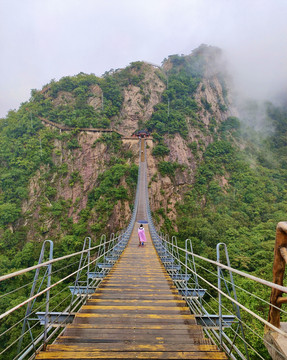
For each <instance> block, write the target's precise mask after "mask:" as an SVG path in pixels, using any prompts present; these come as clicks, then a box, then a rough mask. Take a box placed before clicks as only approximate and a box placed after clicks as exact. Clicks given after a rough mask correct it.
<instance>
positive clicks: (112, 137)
mask: <svg viewBox="0 0 287 360" xmlns="http://www.w3.org/2000/svg"><path fill="white" fill-rule="evenodd" d="M98 143H103V144H105V145H106V147H107V151H108V152H110V153H116V154H117V153H118V152H119V151H120V150H121V148H122V140H121V135H119V134H118V133H115V132H112V133H103V134H102V135H101V136H100V137H99V139H97V140H96V141H95V142H94V144H93V146H96V144H98Z"/></svg>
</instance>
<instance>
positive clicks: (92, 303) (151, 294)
mask: <svg viewBox="0 0 287 360" xmlns="http://www.w3.org/2000/svg"><path fill="white" fill-rule="evenodd" d="M137 226H138V225H136V227H135V229H134V230H133V233H132V236H131V239H130V241H129V244H128V246H127V248H126V250H125V251H124V253H123V254H122V256H121V258H120V259H119V261H118V262H117V263H116V264H115V266H114V268H113V269H112V270H111V271H110V273H109V275H108V276H107V277H106V278H105V279H104V280H103V282H102V283H101V286H100V287H99V289H97V290H96V292H95V293H94V294H93V295H92V296H91V298H90V300H88V302H87V304H86V305H85V306H83V307H82V308H81V310H80V312H79V313H77V314H76V317H75V320H74V322H73V323H72V324H70V325H68V327H67V328H66V330H65V331H64V333H63V335H62V336H60V337H59V338H58V339H57V340H56V341H55V343H54V344H52V345H49V346H48V349H47V351H45V352H41V353H40V354H39V355H38V356H37V357H36V359H227V357H226V355H225V354H224V353H222V352H220V351H218V349H217V348H216V347H215V346H214V345H211V343H210V341H209V340H208V339H206V338H205V337H204V335H203V331H202V329H201V327H200V326H198V325H196V321H195V318H194V316H193V315H192V314H191V313H190V311H189V309H188V307H187V306H186V304H185V302H184V301H183V300H182V298H181V296H180V295H179V294H178V291H177V289H176V287H175V286H174V285H173V283H172V281H171V279H170V277H169V275H168V274H167V273H166V271H165V269H164V267H163V265H162V264H161V262H160V260H159V258H158V256H157V254H156V251H155V249H154V247H153V245H152V243H151V239H150V235H149V232H148V226H147V225H145V231H146V235H147V244H146V245H145V246H143V247H139V246H138V237H137Z"/></svg>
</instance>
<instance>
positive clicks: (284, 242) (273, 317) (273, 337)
mask: <svg viewBox="0 0 287 360" xmlns="http://www.w3.org/2000/svg"><path fill="white" fill-rule="evenodd" d="M286 264H287V222H285V221H284V222H283V221H282V222H279V223H278V224H277V228H276V240H275V247H274V263H273V283H275V284H277V285H281V286H283V279H284V272H285V267H286ZM284 303H287V297H283V292H282V291H281V290H278V289H275V288H272V290H271V295H270V306H269V313H268V322H270V323H271V324H272V325H274V326H276V327H277V328H280V329H281V330H283V331H285V332H286V333H287V323H280V312H281V306H282V304H284ZM264 343H265V346H266V348H267V350H268V352H269V354H270V355H271V357H272V359H276V360H279V359H280V360H282V359H285V360H286V359H287V344H286V337H284V336H283V335H280V334H278V333H276V332H275V331H272V330H271V329H270V328H269V327H268V326H267V325H266V326H265V334H264Z"/></svg>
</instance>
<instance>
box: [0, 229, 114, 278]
mask: <svg viewBox="0 0 287 360" xmlns="http://www.w3.org/2000/svg"><path fill="white" fill-rule="evenodd" d="M118 238H120V236H117V237H116V238H114V239H111V240H108V241H106V242H105V244H109V243H111V242H113V241H115V240H117V239H118ZM100 246H102V244H99V245H96V246H93V247H91V248H89V249H86V250H82V251H78V252H75V253H72V254H69V255H65V256H61V257H59V258H55V259H53V260H49V261H46V262H43V263H41V264H38V265H34V266H30V267H28V268H25V269H22V270H18V271H15V272H12V273H9V274H6V275H2V276H0V282H1V281H4V280H8V279H10V278H12V277H15V276H19V275H23V274H25V273H27V272H29V271H32V270H36V269H39V268H41V267H44V266H47V265H49V264H53V263H55V262H58V261H61V260H65V259H69V258H71V257H73V256H77V255H81V254H83V253H87V252H89V251H91V250H95V249H97V248H99V247H100Z"/></svg>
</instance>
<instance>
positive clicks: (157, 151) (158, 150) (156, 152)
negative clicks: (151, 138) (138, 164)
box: [152, 144, 170, 156]
mask: <svg viewBox="0 0 287 360" xmlns="http://www.w3.org/2000/svg"><path fill="white" fill-rule="evenodd" d="M169 153H170V150H169V148H168V147H167V146H166V145H164V144H157V145H156V146H155V147H154V148H153V149H152V155H153V156H165V155H168V154H169Z"/></svg>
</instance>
